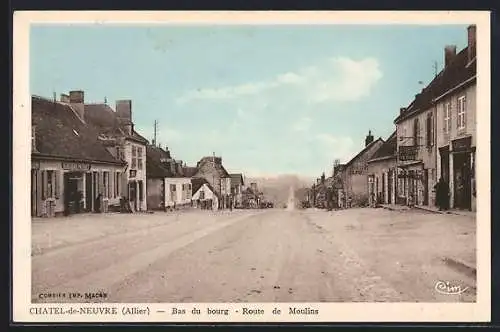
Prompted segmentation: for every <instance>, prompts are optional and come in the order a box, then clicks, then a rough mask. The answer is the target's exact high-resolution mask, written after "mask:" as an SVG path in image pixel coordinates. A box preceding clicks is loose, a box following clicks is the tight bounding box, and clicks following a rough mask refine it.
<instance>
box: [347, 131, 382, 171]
mask: <svg viewBox="0 0 500 332" xmlns="http://www.w3.org/2000/svg"><path fill="white" fill-rule="evenodd" d="M379 141H382V142H384V140H383V139H382V138H381V137H379V138H377V139H376V140H374V141H373V142H371V143H370V144H368V145H367V146H365V147H364V148H363V150H361V151H360V152H359V153H358V154H357V155H355V156H354V157H353V158H352V159H351V160H349V162H347V163H346V164H344V166H343V169H345V168H347V167H349V165H351V164H352V163H354V162H355V161H356V160H357V159H358V158H359V157H361V156H362V155H363V154H364V153H365V152H366V151H368V150H369V149H370V148H371V147H372V146H373V145H375V143H377V142H379Z"/></svg>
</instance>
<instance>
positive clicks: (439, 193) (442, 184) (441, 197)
mask: <svg viewBox="0 0 500 332" xmlns="http://www.w3.org/2000/svg"><path fill="white" fill-rule="evenodd" d="M434 188H435V190H436V205H437V206H438V208H439V211H442V210H447V209H448V201H449V195H450V194H449V190H450V188H449V186H448V183H446V181H445V180H444V179H443V178H442V177H441V178H439V181H438V183H436V185H435V186H434Z"/></svg>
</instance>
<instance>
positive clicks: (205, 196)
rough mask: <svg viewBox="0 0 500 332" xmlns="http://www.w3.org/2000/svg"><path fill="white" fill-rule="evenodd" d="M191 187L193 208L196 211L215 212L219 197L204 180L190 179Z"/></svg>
mask: <svg viewBox="0 0 500 332" xmlns="http://www.w3.org/2000/svg"><path fill="white" fill-rule="evenodd" d="M191 183H192V185H193V197H192V202H193V206H194V207H195V208H198V209H204V210H214V211H217V210H218V209H219V207H220V199H221V196H220V195H219V194H218V193H217V191H216V190H215V189H214V187H212V185H211V184H210V182H208V181H207V180H206V179H205V178H193V179H191Z"/></svg>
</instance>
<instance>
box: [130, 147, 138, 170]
mask: <svg viewBox="0 0 500 332" xmlns="http://www.w3.org/2000/svg"><path fill="white" fill-rule="evenodd" d="M131 167H132V168H136V167H137V147H136V146H135V145H132V166H131Z"/></svg>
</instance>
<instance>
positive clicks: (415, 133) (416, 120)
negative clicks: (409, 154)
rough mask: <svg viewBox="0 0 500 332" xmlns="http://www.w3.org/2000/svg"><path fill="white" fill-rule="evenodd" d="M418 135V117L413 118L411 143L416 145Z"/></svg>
mask: <svg viewBox="0 0 500 332" xmlns="http://www.w3.org/2000/svg"><path fill="white" fill-rule="evenodd" d="M419 136H420V124H419V121H418V118H416V119H415V120H413V145H414V146H417V145H418V138H419Z"/></svg>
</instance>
